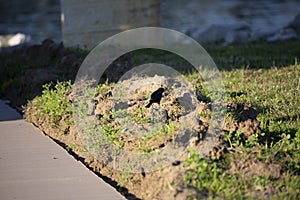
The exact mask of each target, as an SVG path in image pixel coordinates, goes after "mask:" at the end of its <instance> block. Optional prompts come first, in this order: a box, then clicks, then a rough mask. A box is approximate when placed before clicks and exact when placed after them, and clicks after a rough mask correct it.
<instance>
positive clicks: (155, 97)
mask: <svg viewBox="0 0 300 200" xmlns="http://www.w3.org/2000/svg"><path fill="white" fill-rule="evenodd" d="M164 90H165V89H164V88H158V89H157V90H156V91H154V92H153V93H152V94H151V97H150V101H149V103H148V104H147V105H146V108H149V107H150V106H151V105H152V104H153V103H158V104H159V103H160V100H161V98H162V94H163V92H164Z"/></svg>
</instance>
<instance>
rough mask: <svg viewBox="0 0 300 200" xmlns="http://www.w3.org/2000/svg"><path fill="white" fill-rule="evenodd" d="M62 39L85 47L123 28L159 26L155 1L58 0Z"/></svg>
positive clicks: (156, 1) (157, 4) (157, 8)
mask: <svg viewBox="0 0 300 200" xmlns="http://www.w3.org/2000/svg"><path fill="white" fill-rule="evenodd" d="M61 11H62V13H61V18H62V40H63V42H64V44H65V46H69V47H70V46H73V47H74V46H75V47H76V46H78V47H81V48H85V49H91V48H93V47H95V46H96V45H97V44H98V43H99V42H101V41H103V40H105V39H106V38H108V37H110V36H113V35H114V34H116V33H119V32H121V31H124V30H128V29H132V28H137V27H144V26H159V25H160V1H159V0H61Z"/></svg>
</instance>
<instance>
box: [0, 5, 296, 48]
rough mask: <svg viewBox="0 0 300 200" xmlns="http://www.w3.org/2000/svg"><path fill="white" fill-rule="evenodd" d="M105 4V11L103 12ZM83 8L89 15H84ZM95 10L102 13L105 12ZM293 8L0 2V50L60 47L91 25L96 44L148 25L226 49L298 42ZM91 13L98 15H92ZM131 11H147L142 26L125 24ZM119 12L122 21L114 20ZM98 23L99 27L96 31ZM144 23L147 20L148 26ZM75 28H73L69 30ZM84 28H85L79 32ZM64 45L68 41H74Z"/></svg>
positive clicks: (140, 24)
mask: <svg viewBox="0 0 300 200" xmlns="http://www.w3.org/2000/svg"><path fill="white" fill-rule="evenodd" d="M86 2H89V4H88V3H86ZM145 2H147V3H145ZM149 2H153V3H152V4H151V3H149ZM109 4H111V6H108V5H109ZM88 5H90V6H91V7H93V8H94V10H89V8H88ZM153 7H154V8H153ZM79 8H80V9H81V10H78V9H79ZM101 8H105V12H104V11H103V10H104V9H103V10H101ZM107 8H108V9H107ZM299 8H300V1H299V0H252V1H239V0H188V1H186V0H160V1H159V0H154V1H152V0H150V1H149V0H147V1H145V0H136V1H129V0H114V1H97V0H90V1H72V0H61V1H60V0H26V1H24V0H9V1H8V0H0V47H1V46H2V47H3V46H14V45H18V44H21V43H40V42H41V41H43V40H44V39H46V38H49V39H52V40H54V41H56V42H60V41H62V40H64V37H67V36H68V35H69V34H70V32H71V31H72V32H74V35H77V36H78V35H80V34H82V30H84V29H85V30H87V31H89V30H88V29H93V31H95V30H94V28H91V24H93V26H97V27H98V30H97V31H99V32H98V33H97V34H98V35H99V33H100V32H102V33H103V32H105V33H106V34H104V35H103V36H102V38H101V37H100V39H99V38H96V40H103V39H105V38H106V37H108V36H110V35H113V34H114V33H117V32H120V31H122V30H126V29H129V28H134V27H141V26H148V25H149V24H150V25H160V26H162V27H166V28H171V29H174V30H178V31H181V32H183V33H186V34H188V35H189V36H191V37H193V38H194V39H196V40H197V41H199V42H200V43H221V44H224V45H228V44H235V43H246V42H256V41H267V42H275V41H280V40H290V39H299V32H300V28H299V27H300V9H299ZM74 9H75V10H76V9H77V13H76V12H71V11H70V10H74ZM96 9H100V11H99V12H96V13H95V14H93V12H95V10H96ZM136 10H140V12H141V13H147V12H148V11H149V10H150V12H151V13H150V14H149V15H148V18H150V19H147V20H148V21H147V20H146V21H147V23H144V24H143V19H142V18H141V17H138V18H137V19H136V20H135V21H130V20H129V19H127V18H130V16H131V18H134V16H133V15H129V14H128V13H132V12H136ZM102 11H103V12H102ZM122 11H124V15H126V17H127V18H126V17H125V18H122V16H121V15H118V13H122ZM126 13H127V14H126ZM78 15H79V17H80V19H83V20H82V23H77V22H78V20H77V19H76V20H77V21H75V18H76V17H74V16H78ZM88 15H90V17H92V18H95V21H91V20H90V18H88V17H87V16H88ZM116 16H118V17H119V18H120V19H121V20H124V21H123V23H122V21H120V19H119V20H117V19H116ZM149 16H150V17H149ZM97 18H98V19H97ZM61 19H62V20H63V21H61ZM72 19H73V21H72ZM99 19H101V20H102V21H101V23H100V25H97V22H99ZM97 20H98V21H97ZM149 20H150V21H151V20H152V21H151V23H149ZM138 21H140V23H138ZM62 22H63V24H62ZM75 23H77V26H76V27H75V26H74V25H72V24H75ZM130 23H131V24H130ZM78 24H79V25H80V26H79V25H78ZM87 24H89V25H87ZM112 24H114V25H115V28H114V30H113V31H111V29H112V28H110V30H109V31H110V32H109V31H108V30H107V29H105V27H110V26H111V25H112ZM85 26H88V27H87V28H83V27H85ZM79 30H80V31H81V32H79ZM76 39H78V38H76ZM69 40H74V37H73V39H72V38H71V39H69ZM90 42H94V41H90ZM66 43H68V39H67V40H66ZM72 44H73V43H72ZM72 44H71V43H70V45H72Z"/></svg>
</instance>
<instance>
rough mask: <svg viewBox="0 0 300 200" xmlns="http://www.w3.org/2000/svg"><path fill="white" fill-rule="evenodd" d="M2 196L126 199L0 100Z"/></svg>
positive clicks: (5, 199)
mask: <svg viewBox="0 0 300 200" xmlns="http://www.w3.org/2000/svg"><path fill="white" fill-rule="evenodd" d="M0 199H1V200H10V199H22V200H25V199H28V200H35V199H36V200H41V199H43V200H49V199H53V200H54V199H55V200H58V199H64V200H67V199H72V200H74V199H78V200H79V199H80V200H83V199H86V200H93V199H99V200H100V199H101V200H102V199H104V200H106V199H109V200H110V199H125V197H123V196H121V195H120V194H119V193H118V192H117V191H116V190H115V189H114V188H113V187H111V186H110V185H108V184H107V183H105V182H104V181H103V180H102V179H101V178H99V177H98V176H96V175H95V174H94V173H92V172H91V171H89V170H88V169H87V168H86V167H85V166H84V165H83V164H82V163H81V162H79V161H76V160H75V159H74V158H73V157H72V156H70V155H69V154H68V153H67V152H66V151H65V150H64V149H63V148H61V147H60V146H59V145H57V144H56V143H55V142H54V141H52V140H51V139H50V138H48V137H47V136H45V135H44V134H42V133H41V131H40V130H38V129H37V128H36V127H34V126H33V125H31V124H29V123H27V122H25V121H24V120H23V119H22V117H21V116H20V114H18V113H17V112H16V111H15V110H13V109H12V108H10V107H8V106H7V105H5V103H4V102H3V101H0Z"/></svg>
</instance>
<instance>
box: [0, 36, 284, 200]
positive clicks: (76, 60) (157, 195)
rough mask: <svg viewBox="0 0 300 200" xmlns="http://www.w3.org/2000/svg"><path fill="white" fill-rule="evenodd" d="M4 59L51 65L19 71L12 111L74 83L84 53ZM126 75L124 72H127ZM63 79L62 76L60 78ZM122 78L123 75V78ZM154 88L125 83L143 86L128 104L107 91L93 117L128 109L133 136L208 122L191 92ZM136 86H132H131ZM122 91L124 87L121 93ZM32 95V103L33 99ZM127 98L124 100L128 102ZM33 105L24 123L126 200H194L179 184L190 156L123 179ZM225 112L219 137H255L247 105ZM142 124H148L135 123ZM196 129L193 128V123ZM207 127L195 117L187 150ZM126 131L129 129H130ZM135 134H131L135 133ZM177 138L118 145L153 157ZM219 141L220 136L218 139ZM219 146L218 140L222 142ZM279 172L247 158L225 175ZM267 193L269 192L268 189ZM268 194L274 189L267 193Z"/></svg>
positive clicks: (50, 49) (162, 83) (41, 51)
mask: <svg viewBox="0 0 300 200" xmlns="http://www.w3.org/2000/svg"><path fill="white" fill-rule="evenodd" d="M5 55H9V56H11V57H13V56H14V55H18V56H20V55H21V57H24V58H26V59H29V60H31V61H32V60H33V61H34V62H35V60H39V59H41V60H48V59H50V60H52V61H53V60H55V62H54V63H53V64H51V65H47V66H45V67H44V68H30V69H26V70H23V71H22V75H21V84H20V85H21V88H16V87H14V85H11V86H8V87H6V88H5V89H4V90H3V91H2V93H3V94H2V98H5V99H8V100H10V101H11V104H12V105H13V106H17V107H18V108H20V107H21V105H25V103H26V101H27V100H28V99H30V98H28V93H31V94H34V95H38V94H40V92H41V90H42V85H43V84H44V83H47V82H51V81H53V82H56V81H58V80H74V79H75V76H76V72H77V70H78V68H79V66H80V63H81V61H82V60H83V58H84V55H85V54H84V53H83V52H80V51H74V50H68V49H65V48H64V47H63V46H62V45H61V44H59V45H58V44H54V43H53V42H51V41H48V40H46V41H44V43H43V44H42V45H34V46H31V47H24V48H21V49H16V50H13V51H10V52H6V53H5ZM118 62H119V63H125V64H124V65H125V67H124V70H125V69H129V68H130V58H128V57H126V56H124V57H122V58H120V59H119V60H118V61H117V62H115V63H114V64H116V63H117V64H118ZM125 71H126V70H125ZM62 74H65V76H64V75H62ZM111 74H112V72H111V71H110V70H108V71H106V73H105V75H104V77H103V80H105V79H106V80H107V79H109V80H110V81H112V82H113V81H115V80H112V79H110V77H120V75H117V76H115V74H114V75H111ZM121 74H123V72H122V73H121ZM155 79H156V80H159V81H158V82H153V83H150V79H149V80H148V79H147V78H143V79H142V78H141V77H138V78H135V79H132V80H125V81H124V82H123V84H122V86H128V87H129V86H130V85H137V84H132V83H138V82H141V81H143V82H144V83H147V81H148V84H144V85H142V86H140V87H138V88H134V87H133V88H131V90H129V94H128V96H129V97H130V98H127V99H123V100H122V99H118V101H116V100H115V99H113V98H112V95H113V94H114V92H116V90H114V89H115V88H117V87H115V88H113V87H112V88H110V89H108V90H106V91H105V92H103V93H100V94H99V95H98V96H97V97H96V98H95V102H96V105H95V111H94V115H95V116H96V117H97V119H99V120H101V118H103V117H105V116H108V117H109V114H110V111H111V109H112V107H115V106H116V105H117V104H118V103H119V104H118V105H121V103H122V102H123V103H126V105H127V107H126V109H127V111H128V113H129V115H130V116H132V118H134V119H133V121H134V120H136V121H135V122H136V123H135V125H136V124H140V126H135V129H136V130H139V129H142V128H145V129H147V128H148V127H149V126H150V122H151V120H158V121H159V122H161V123H162V124H167V125H168V124H170V123H174V124H175V127H176V123H178V124H180V123H179V122H181V120H183V119H184V116H185V115H186V113H189V112H191V110H195V111H196V112H197V113H199V116H201V114H205V115H207V116H209V114H210V112H211V110H210V107H211V106H210V104H211V103H210V102H198V101H196V100H195V99H196V98H194V96H193V95H194V92H193V88H188V90H187V91H182V90H180V89H176V87H173V88H175V89H171V88H172V87H170V85H172V84H175V85H176V81H175V82H174V81H173V82H172V81H171V80H168V79H165V78H164V77H156V78H155ZM135 81H136V82H135ZM159 87H163V88H165V89H166V91H165V92H164V94H163V98H162V100H161V103H160V105H158V104H153V105H152V106H151V107H150V108H149V109H144V110H142V112H141V113H138V114H141V115H135V114H136V113H137V110H138V109H139V108H144V107H145V105H146V104H147V103H148V100H149V96H150V95H151V93H152V92H153V91H155V90H156V89H157V88H159ZM119 89H121V90H122V87H121V86H120V88H119ZM34 95H33V96H32V97H34ZM68 95H69V99H70V101H72V100H73V98H74V96H73V95H74V94H72V93H70V94H68ZM128 96H127V97H128ZM180 99H181V100H183V101H182V102H186V100H187V99H189V100H190V101H191V104H183V103H182V102H181V103H180ZM34 104H35V101H34V100H33V102H32V104H31V106H27V107H26V108H25V110H24V117H25V119H26V120H28V121H30V122H32V123H33V124H34V125H35V126H37V127H38V128H39V129H40V130H42V131H43V132H44V133H45V134H46V135H48V136H50V137H51V138H53V139H55V140H56V141H57V142H58V143H60V144H61V145H62V146H64V147H65V148H66V150H68V151H69V152H70V153H71V154H72V155H74V156H75V157H76V158H77V159H79V160H80V161H82V162H83V163H84V164H85V165H86V166H88V167H89V168H90V169H92V170H93V171H94V172H95V173H97V174H98V175H100V176H101V177H102V178H104V179H105V180H106V181H108V182H109V183H110V184H112V185H113V186H114V187H116V188H117V189H118V190H119V191H120V192H121V193H122V194H124V195H125V196H126V197H127V198H128V199H139V198H140V199H151V200H152V199H186V197H187V196H189V195H192V196H197V195H200V196H201V194H199V193H198V192H197V191H196V190H195V189H194V188H191V187H188V186H187V185H186V184H184V181H183V178H184V176H185V173H186V169H185V168H184V160H185V158H186V157H187V156H188V153H184V154H182V155H181V156H180V157H178V158H177V159H176V160H174V162H173V163H172V164H170V165H169V166H167V167H164V168H162V169H160V170H158V171H155V172H151V173H145V172H143V171H141V172H139V173H132V174H131V173H124V172H120V171H117V170H115V169H112V168H110V167H109V166H107V165H105V164H103V163H102V162H101V161H99V160H97V159H96V158H95V156H93V155H92V154H91V153H89V152H88V151H87V150H86V149H85V147H84V144H83V142H82V140H81V137H80V135H79V133H78V132H77V129H76V127H75V125H70V124H69V123H68V122H67V121H66V118H65V116H62V118H61V119H60V121H59V122H58V124H50V123H49V121H51V119H50V116H45V118H44V119H43V120H42V119H41V118H40V117H39V116H38V115H37V113H38V110H37V109H38V108H37V107H35V106H34ZM225 106H227V108H228V110H229V111H230V112H231V113H232V118H231V119H232V120H227V121H226V122H225V125H224V130H223V134H227V133H229V132H232V133H233V134H235V133H237V132H239V131H240V132H243V136H244V137H245V138H251V137H252V135H253V134H255V133H257V132H258V129H259V122H258V121H257V119H256V116H257V112H256V110H255V109H254V108H253V107H252V106H251V105H248V104H243V103H227V104H226V105H225ZM143 119H146V121H142V122H141V121H139V120H143ZM118 123H121V122H120V121H111V124H112V125H113V126H117V125H119V124H118ZM193 123H194V122H193ZM208 124H209V119H207V118H205V117H204V118H203V117H199V118H197V120H196V121H195V124H194V126H191V127H192V129H193V130H194V131H196V133H197V134H195V135H194V136H195V137H194V138H193V139H192V140H191V143H190V144H189V145H190V146H194V147H196V148H197V146H198V147H199V146H201V145H202V143H201V138H202V137H203V135H204V134H205V132H206V131H207V128H208ZM128 129H129V127H128ZM136 130H135V131H136ZM176 134H178V133H177V132H176V131H172V132H171V133H170V134H165V135H161V137H159V140H158V139H157V137H153V138H150V139H149V140H145V139H143V137H139V139H136V137H134V136H133V135H132V134H131V132H130V131H128V130H125V131H123V132H122V133H121V134H119V135H118V136H117V139H118V140H119V141H122V144H123V146H122V148H124V149H125V150H127V151H136V152H141V151H143V149H141V148H139V147H141V146H143V147H144V149H145V148H147V149H148V150H149V151H155V150H160V149H163V148H164V147H165V146H167V145H168V144H169V143H171V142H172V138H173V137H174V136H176ZM221 137H222V136H221ZM220 141H221V140H220ZM228 149H229V150H230V147H229V146H228V145H227V144H225V143H224V142H219V143H217V144H216V145H215V147H214V148H213V149H212V151H211V152H210V155H211V156H214V157H216V158H217V159H219V158H221V157H222V155H223V153H224V152H226V151H228ZM279 169H280V168H279V167H278V166H277V165H268V166H265V164H263V163H261V162H260V161H258V160H255V159H253V158H251V157H247V158H245V159H244V160H237V161H234V162H232V163H231V166H230V168H229V169H228V172H229V173H233V174H234V173H238V172H241V171H242V172H244V173H243V174H244V176H252V175H255V174H256V175H270V176H274V177H278V176H279V174H280V171H279ZM266 190H267V189H266ZM269 190H270V191H269V192H272V191H273V190H272V189H269Z"/></svg>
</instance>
